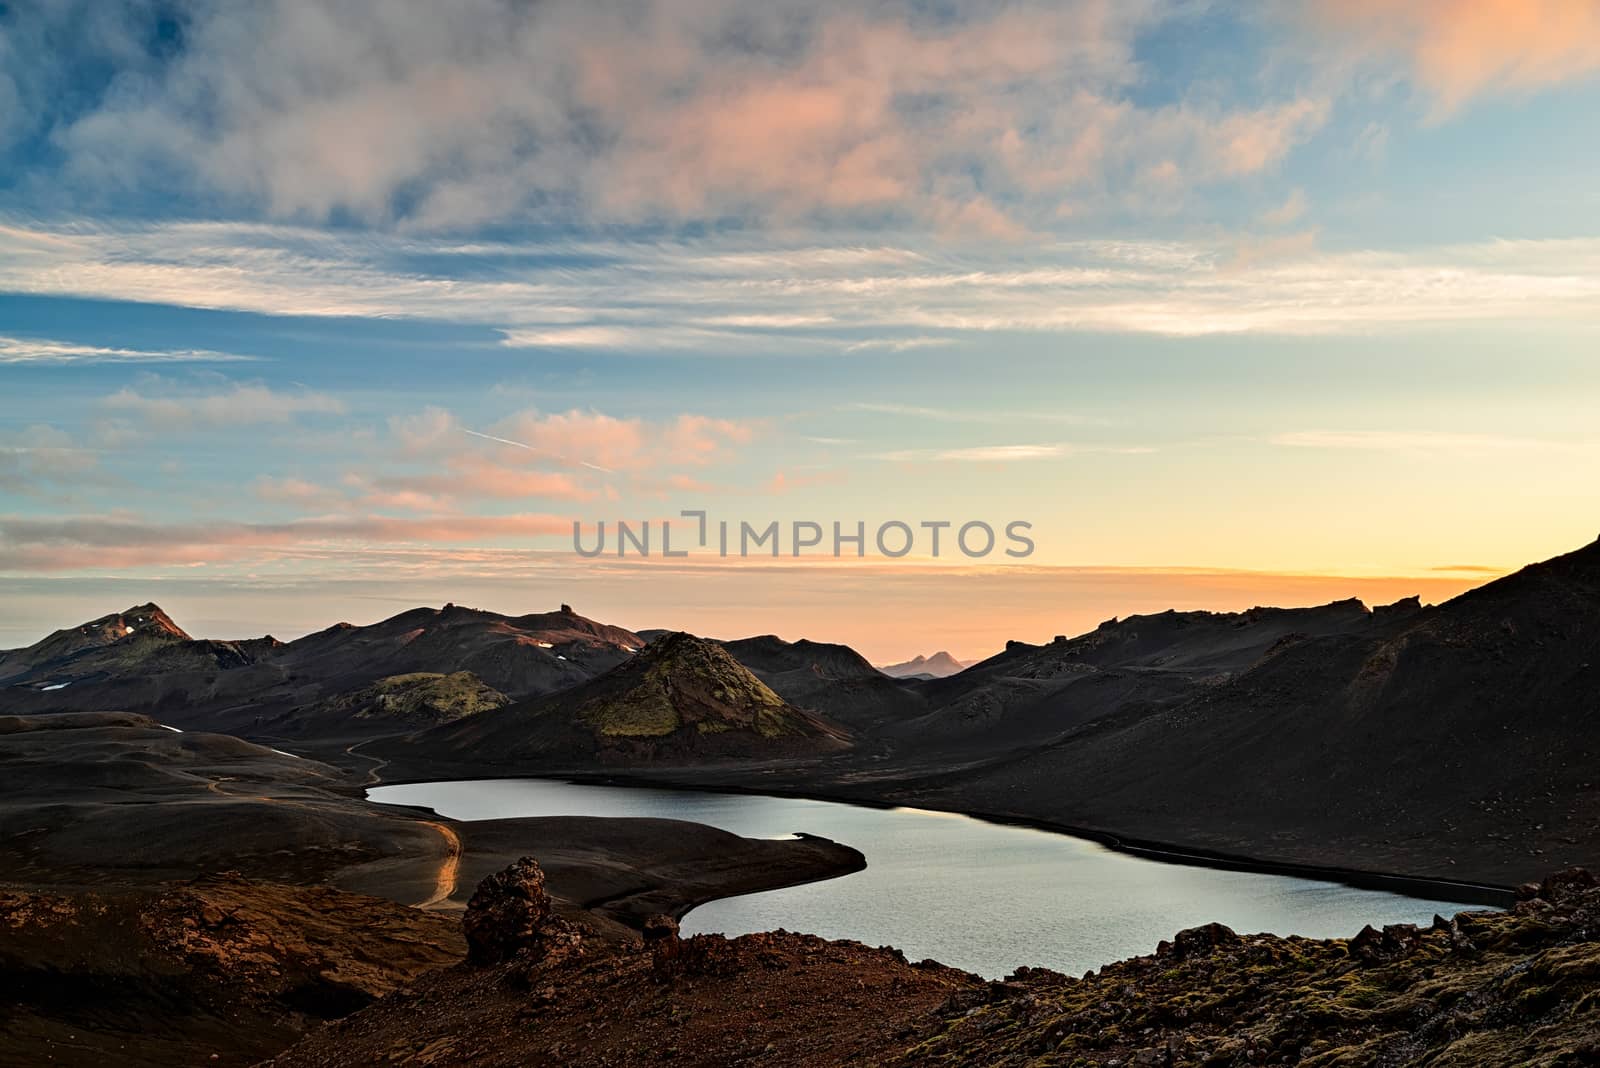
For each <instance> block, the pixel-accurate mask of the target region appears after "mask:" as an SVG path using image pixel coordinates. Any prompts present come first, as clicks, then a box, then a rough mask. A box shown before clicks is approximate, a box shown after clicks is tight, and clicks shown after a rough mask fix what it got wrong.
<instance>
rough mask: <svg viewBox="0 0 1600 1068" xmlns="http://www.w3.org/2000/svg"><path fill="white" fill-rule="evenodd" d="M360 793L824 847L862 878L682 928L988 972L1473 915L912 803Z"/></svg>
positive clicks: (804, 889) (550, 785) (568, 793)
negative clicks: (1171, 943)
mask: <svg viewBox="0 0 1600 1068" xmlns="http://www.w3.org/2000/svg"><path fill="white" fill-rule="evenodd" d="M369 796H370V797H371V798H372V799H373V800H374V801H383V802H388V803H392V804H403V805H422V806H426V807H429V808H432V809H434V810H435V811H437V812H440V813H442V814H443V815H445V816H449V817H451V818H453V819H460V820H480V819H498V818H502V817H512V816H558V815H560V816H567V815H576V816H648V817H655V818H663V819H679V820H690V821H693V822H695V823H705V824H710V825H711V826H713V827H721V828H723V829H724V830H729V831H733V832H734V833H736V834H742V835H745V836H747V837H751V838H782V837H787V836H789V835H790V834H793V833H795V832H805V833H807V834H815V835H820V836H821V837H823V838H831V839H833V840H834V841H837V842H843V843H845V844H847V845H851V846H854V847H855V848H856V849H859V850H861V852H862V853H864V854H865V855H866V858H867V868H866V870H865V871H861V872H857V873H855V874H853V875H846V876H843V877H841V878H838V879H829V880H826V881H823V882H819V883H811V884H809V885H806V886H795V887H790V888H788V889H785V890H772V891H768V892H766V893H760V894H749V895H746V896H744V897H737V898H726V899H724V900H721V901H714V902H712V903H710V904H708V905H702V906H701V907H700V908H697V909H695V910H694V911H693V912H691V913H690V914H689V915H688V916H687V917H685V918H684V922H683V932H684V934H685V935H689V934H697V933H700V932H706V931H718V932H722V933H725V934H729V935H736V934H747V933H749V932H751V931H768V930H772V929H774V928H777V927H785V928H788V929H789V930H791V931H805V932H808V933H811V934H819V935H823V936H826V937H828V938H853V939H856V940H858V941H861V942H866V943H868V944H869V945H892V946H897V947H899V948H900V949H902V950H904V951H905V954H906V956H907V957H909V958H910V959H912V960H918V959H920V958H922V957H933V958H935V959H937V960H940V961H943V962H944V963H946V964H951V965H955V966H956V967H960V968H966V969H969V970H971V971H975V972H978V973H980V974H982V975H985V976H988V977H991V978H994V977H999V976H1001V975H1004V974H1005V973H1007V972H1009V971H1011V970H1012V969H1013V968H1015V967H1016V966H1018V965H1020V964H1030V965H1035V966H1039V965H1042V966H1045V967H1049V968H1055V969H1058V970H1060V971H1063V972H1067V973H1069V974H1079V973H1082V972H1084V971H1087V970H1088V969H1091V968H1098V967H1100V966H1101V965H1103V964H1108V963H1110V962H1112V961H1116V960H1122V959H1124V958H1126V957H1132V956H1137V955H1140V954H1144V953H1149V952H1151V951H1153V950H1154V949H1155V946H1156V943H1157V942H1159V941H1160V940H1161V939H1163V938H1168V937H1170V936H1171V935H1172V934H1173V933H1174V932H1175V931H1178V930H1181V929H1182V928H1185V927H1193V926H1196V925H1198V924H1201V923H1208V922H1211V921H1213V920H1215V921H1218V922H1220V923H1225V924H1227V925H1228V926H1229V927H1232V928H1233V929H1235V930H1236V931H1239V932H1240V933H1245V932H1254V931H1271V932H1273V933H1275V934H1280V935H1289V934H1300V935H1306V936H1309V937H1315V938H1328V937H1344V936H1348V935H1353V934H1355V933H1356V932H1357V931H1359V930H1360V929H1361V928H1362V926H1363V925H1364V924H1368V923H1370V924H1373V925H1375V926H1379V925H1382V924H1385V923H1427V922H1428V921H1429V920H1430V919H1431V918H1432V917H1433V914H1434V913H1435V912H1439V913H1442V914H1444V915H1447V916H1448V915H1451V914H1452V913H1454V912H1457V911H1460V910H1462V909H1466V908H1473V907H1476V906H1470V905H1462V904H1452V903H1448V902H1437V901H1424V900H1419V899H1417V898H1411V897H1404V896H1401V895H1399V894H1390V893H1383V892H1380V891H1373V890H1358V889H1355V888H1352V887H1348V886H1342V885H1339V884H1337V883H1326V882H1316V881H1313V880H1309V879H1295V878H1289V877H1286V876H1281V875H1261V874H1256V873H1253V872H1236V871H1219V870H1214V869H1211V868H1200V867H1192V866H1187V865H1177V864H1163V863H1160V862H1157V861H1152V860H1145V859H1143V858H1140V857H1133V856H1128V855H1126V854H1122V853H1117V852H1114V851H1112V850H1110V849H1107V848H1105V847H1104V846H1101V845H1098V844H1096V843H1094V842H1088V841H1084V840H1082V839H1078V838H1070V837H1067V836H1065V835H1059V834H1052V833H1049V832H1047V831H1037V830H1031V829H1027V828H1021V827H1006V826H1001V825H998V824H993V823H985V822H983V821H981V820H975V819H970V818H968V817H965V816H953V815H951V814H949V813H940V812H925V811H921V810H917V809H893V810H887V811H886V810H881V809H870V808H859V807H856V806H853V805H841V804H834V803H831V802H827V801H805V800H796V799H793V798H780V797H756V796H749V795H741V794H714V793H694V792H690V791H682V790H650V789H640V788H635V787H613V786H579V785H573V784H570V783H560V782H548V781H543V780H537V779H490V780H483V781H477V782H435V783H415V784H408V785H399V786H381V787H378V788H376V789H374V790H372V791H371V792H370V794H369Z"/></svg>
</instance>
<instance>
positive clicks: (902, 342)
mask: <svg viewBox="0 0 1600 1068" xmlns="http://www.w3.org/2000/svg"><path fill="white" fill-rule="evenodd" d="M954 343H955V341H954V339H953V338H948V337H874V338H868V339H867V340H865V341H855V342H851V343H850V344H848V345H846V346H845V347H844V351H846V352H871V351H873V350H874V349H881V350H883V351H886V352H910V351H912V350H913V349H933V348H940V347H942V346H944V345H952V344H954Z"/></svg>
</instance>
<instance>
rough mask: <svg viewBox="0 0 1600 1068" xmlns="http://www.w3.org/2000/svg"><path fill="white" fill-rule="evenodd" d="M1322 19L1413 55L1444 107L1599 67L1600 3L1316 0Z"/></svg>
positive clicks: (1562, 79) (1560, 79) (1371, 41)
mask: <svg viewBox="0 0 1600 1068" xmlns="http://www.w3.org/2000/svg"><path fill="white" fill-rule="evenodd" d="M1314 4H1315V6H1314V11H1315V13H1316V17H1317V18H1318V19H1319V20H1321V21H1322V22H1323V23H1324V24H1326V25H1330V26H1333V27H1336V28H1339V29H1341V30H1344V31H1346V32H1349V33H1351V34H1354V35H1356V36H1357V37H1358V38H1360V39H1361V40H1363V41H1364V42H1367V43H1369V44H1371V45H1374V46H1376V47H1379V48H1383V49H1386V50H1398V51H1401V52H1403V53H1404V54H1406V55H1407V57H1408V58H1409V59H1410V61H1411V63H1412V66H1413V67H1414V68H1415V71H1416V76H1417V79H1418V80H1419V81H1420V82H1421V83H1422V84H1423V85H1424V86H1426V87H1427V88H1428V90H1429V91H1430V92H1432V93H1433V94H1434V96H1435V97H1436V98H1437V99H1438V103H1439V108H1440V110H1441V111H1442V112H1449V111H1451V110H1453V109H1455V108H1456V107H1458V106H1460V105H1461V104H1462V103H1463V102H1464V101H1466V100H1468V99H1469V98H1471V97H1473V96H1476V95H1478V94H1479V93H1483V92H1488V91H1492V90H1496V89H1510V90H1530V89H1540V88H1543V87H1545V86H1549V85H1555V84H1558V83H1560V82H1565V81H1570V80H1572V79H1575V78H1582V77H1587V76H1590V75H1593V74H1595V73H1597V72H1600V4H1597V3H1595V0H1314Z"/></svg>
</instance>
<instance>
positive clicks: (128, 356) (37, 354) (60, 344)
mask: <svg viewBox="0 0 1600 1068" xmlns="http://www.w3.org/2000/svg"><path fill="white" fill-rule="evenodd" d="M253 359H255V357H253V356H236V355H234V354H232V353H227V352H210V351H207V350H204V349H156V350H148V349H118V348H107V347H104V346H100V345H83V344H78V343H76V342H71V341H53V340H48V339H45V338H19V337H4V336H0V364H7V363H45V364H78V363H238V362H243V361H249V360H253Z"/></svg>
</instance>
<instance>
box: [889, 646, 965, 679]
mask: <svg viewBox="0 0 1600 1068" xmlns="http://www.w3.org/2000/svg"><path fill="white" fill-rule="evenodd" d="M971 666H972V665H971V664H970V663H963V662H962V661H960V660H957V659H956V658H955V657H953V656H951V655H950V654H949V653H947V652H945V651H944V650H943V649H941V650H939V651H938V652H937V653H934V654H933V655H932V656H914V657H912V658H911V659H910V660H905V661H902V662H901V663H898V664H889V665H887V666H885V667H881V668H879V669H878V670H879V671H881V672H883V673H884V674H885V675H888V676H889V677H890V678H892V679H944V678H949V677H950V676H951V675H957V674H960V673H961V672H963V671H965V670H966V669H967V668H969V667H971Z"/></svg>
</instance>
